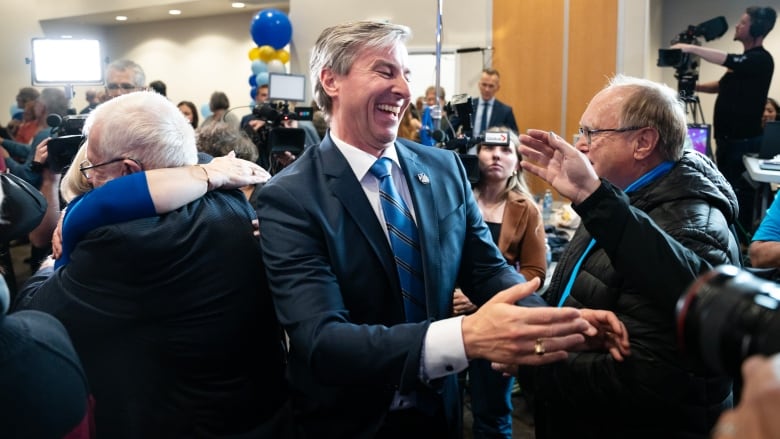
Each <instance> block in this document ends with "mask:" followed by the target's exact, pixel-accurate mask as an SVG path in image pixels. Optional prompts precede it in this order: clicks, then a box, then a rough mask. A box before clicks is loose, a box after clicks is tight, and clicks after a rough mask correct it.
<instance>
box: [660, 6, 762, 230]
mask: <svg viewBox="0 0 780 439" xmlns="http://www.w3.org/2000/svg"><path fill="white" fill-rule="evenodd" d="M776 16H777V14H776V12H775V10H774V9H772V8H771V7H758V6H751V7H749V8H747V9H746V10H745V13H744V14H743V15H742V17H741V18H740V20H739V22H738V23H737V26H736V30H735V33H734V40H735V41H739V42H741V43H742V45H743V46H744V52H743V53H741V54H735V53H726V52H722V51H720V50H716V49H710V48H705V47H701V46H697V45H694V44H675V45H673V46H672V49H680V50H682V51H683V52H685V53H692V54H695V55H698V56H700V57H701V58H702V59H704V60H705V61H708V62H710V63H713V64H717V65H722V66H724V67H726V68H727V69H728V70H727V71H726V73H725V74H724V75H723V76H722V77H721V78H720V80H719V81H713V82H708V83H702V84H697V85H696V88H695V89H696V91H699V92H703V93H718V97H717V99H716V101H715V112H714V117H713V119H714V127H715V142H716V147H717V150H716V158H717V163H718V168H719V169H720V171H721V172H722V173H723V175H724V176H725V177H726V179H727V180H728V181H729V182H730V183H731V185H732V186H733V188H734V191H735V192H736V194H737V198H738V200H739V211H740V212H739V216H740V224H742V226H743V227H745V229H746V230H747V232H746V233H749V232H751V231H752V229H753V224H751V223H752V215H753V203H754V197H755V189H754V188H753V187H752V186H751V184H750V183H749V182H748V181H747V180H745V179H744V178H743V177H742V175H743V173H744V172H745V165H744V164H743V163H742V156H743V155H745V154H747V153H757V152H758V149H759V147H760V144H761V135H762V133H763V128H762V126H761V118H762V114H763V111H764V105H765V104H766V98H767V94H768V92H769V84H770V82H771V80H772V73H773V71H774V61H773V60H772V55H770V54H769V52H767V51H766V49H764V47H763V45H762V44H763V42H764V38H765V37H766V35H767V34H768V33H769V31H771V30H772V28H773V27H774V25H775V19H776ZM740 238H741V240H742V242H743V243H744V244H747V238H746V236H745V235H743V236H741V237H740Z"/></svg>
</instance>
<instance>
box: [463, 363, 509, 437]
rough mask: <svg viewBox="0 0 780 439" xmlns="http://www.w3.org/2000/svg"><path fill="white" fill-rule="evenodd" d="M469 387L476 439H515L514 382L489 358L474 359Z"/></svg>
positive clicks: (469, 376)
mask: <svg viewBox="0 0 780 439" xmlns="http://www.w3.org/2000/svg"><path fill="white" fill-rule="evenodd" d="M468 380H469V384H468V389H469V394H470V395H471V413H472V415H473V417H474V423H473V428H472V430H473V432H474V438H480V439H483V438H484V439H486V438H491V439H498V438H505V439H512V384H513V383H514V378H512V377H505V376H503V375H502V374H501V373H500V372H496V371H495V370H493V369H492V368H491V367H490V362H489V361H487V360H471V362H469V368H468Z"/></svg>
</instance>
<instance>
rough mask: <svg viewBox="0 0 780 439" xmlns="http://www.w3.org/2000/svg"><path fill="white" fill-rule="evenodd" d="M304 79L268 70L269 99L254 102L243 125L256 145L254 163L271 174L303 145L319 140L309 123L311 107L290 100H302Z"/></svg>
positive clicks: (288, 160) (299, 150) (288, 162)
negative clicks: (300, 105) (265, 101)
mask: <svg viewBox="0 0 780 439" xmlns="http://www.w3.org/2000/svg"><path fill="white" fill-rule="evenodd" d="M305 81H306V78H305V76H303V75H288V74H279V73H271V74H270V75H269V76H268V99H269V100H268V102H269V103H265V104H263V105H258V106H256V107H255V108H254V109H253V110H252V116H251V117H250V118H248V120H247V121H246V125H245V126H244V130H245V131H246V133H247V134H248V135H249V137H250V138H251V139H252V141H253V142H254V144H255V145H256V146H257V150H258V153H259V155H260V158H259V159H258V161H257V164H259V165H260V166H262V167H263V168H265V169H267V170H268V171H269V172H270V173H271V174H275V173H276V172H277V171H279V170H281V169H283V168H284V167H285V166H287V165H289V164H290V163H292V162H293V161H294V160H295V159H296V158H298V156H300V155H301V153H302V152H303V149H304V148H305V146H307V145H314V144H317V143H319V141H320V139H319V135H317V131H316V129H315V128H314V125H313V124H312V123H311V120H312V116H313V113H314V112H313V110H312V108H311V107H297V109H296V108H295V107H294V105H292V104H291V102H303V101H304V98H305V94H306V90H305V85H306V83H305ZM299 121H300V122H299ZM299 123H300V126H299ZM303 127H305V129H304V128H303Z"/></svg>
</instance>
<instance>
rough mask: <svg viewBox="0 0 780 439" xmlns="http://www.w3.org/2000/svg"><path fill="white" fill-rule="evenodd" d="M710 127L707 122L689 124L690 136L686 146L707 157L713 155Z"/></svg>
mask: <svg viewBox="0 0 780 439" xmlns="http://www.w3.org/2000/svg"><path fill="white" fill-rule="evenodd" d="M710 129H711V125H707V124H693V123H691V124H688V138H687V139H686V141H685V144H686V146H689V145H690V148H691V149H693V150H694V151H697V152H699V153H701V154H704V155H706V156H707V157H712V148H711V147H710Z"/></svg>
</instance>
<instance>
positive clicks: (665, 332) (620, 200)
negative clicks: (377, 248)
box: [519, 75, 740, 438]
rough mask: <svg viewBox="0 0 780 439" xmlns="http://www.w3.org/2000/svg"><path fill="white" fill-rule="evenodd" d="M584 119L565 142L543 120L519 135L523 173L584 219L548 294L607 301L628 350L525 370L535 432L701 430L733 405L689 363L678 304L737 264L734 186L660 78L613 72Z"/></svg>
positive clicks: (557, 301)
mask: <svg viewBox="0 0 780 439" xmlns="http://www.w3.org/2000/svg"><path fill="white" fill-rule="evenodd" d="M580 125H581V126H580V133H581V135H580V136H579V139H578V140H577V143H576V144H575V145H574V146H572V145H570V144H568V143H566V141H565V140H564V139H562V138H561V137H559V136H558V135H556V134H554V133H552V132H546V131H540V130H530V131H529V132H528V134H526V135H523V136H521V139H520V140H521V142H522V146H521V148H520V151H521V152H522V154H523V155H524V156H525V158H526V160H523V161H522V166H523V169H525V170H527V171H530V172H532V173H534V174H536V175H538V176H539V177H541V178H543V179H544V180H546V181H547V182H548V183H550V184H551V185H552V186H553V187H554V188H555V189H556V190H557V191H558V192H560V193H561V194H562V195H563V196H565V197H567V198H569V199H570V200H571V201H572V204H573V207H574V210H575V211H576V212H577V213H578V214H579V215H580V216H581V218H582V223H581V226H580V227H579V229H578V230H577V232H576V233H575V235H574V237H573V238H572V240H571V242H570V244H569V245H568V248H567V249H566V251H565V253H564V254H563V255H562V256H561V259H560V262H559V263H558V265H557V267H556V269H555V272H554V274H553V277H552V280H551V284H550V287H549V289H548V291H547V296H546V299H547V300H548V303H550V304H551V305H557V306H572V307H577V308H582V307H585V308H599V309H607V310H611V311H613V312H614V313H615V314H616V315H617V317H618V318H619V319H620V320H621V321H622V322H623V323H624V324H625V326H626V328H627V330H628V334H629V336H630V340H631V355H630V356H628V357H626V358H625V360H624V361H623V362H616V361H614V360H613V359H612V358H611V357H610V355H609V353H608V352H604V351H603V350H591V351H585V352H577V353H571V354H569V359H568V361H564V362H560V363H556V364H550V365H547V366H542V367H539V368H535V369H528V370H524V371H521V372H520V374H519V379H520V381H521V385H522V387H523V388H524V389H525V388H530V389H532V390H533V391H534V392H535V395H536V402H537V407H536V412H535V415H536V428H537V436H538V437H549V438H570V437H626V438H628V437H632V438H633V437H665V438H666V437H688V438H706V437H708V435H709V431H710V429H711V428H712V427H713V425H714V423H715V420H716V419H717V417H718V415H719V414H720V413H721V411H722V410H723V409H725V408H726V407H728V406H729V404H730V401H731V399H730V391H731V390H730V389H731V386H730V382H729V380H728V379H726V378H714V377H710V376H708V375H707V374H706V373H705V372H704V371H702V370H700V369H698V368H695V367H692V366H691V365H689V364H687V363H686V361H685V360H684V359H683V358H682V353H681V352H680V351H679V350H678V347H677V342H676V335H675V334H676V333H675V321H674V312H675V306H676V302H677V298H678V297H679V296H680V294H681V293H682V292H683V291H684V290H685V288H687V287H688V286H689V285H690V284H691V283H692V282H693V281H694V279H696V278H697V276H698V275H700V274H702V273H704V272H706V271H709V270H710V269H711V268H712V267H713V266H716V265H720V264H734V265H738V264H739V263H740V258H739V248H738V245H737V241H736V239H735V236H734V235H733V234H732V233H731V231H730V227H731V226H732V225H733V224H734V222H735V221H736V217H737V210H738V209H737V200H736V197H735V195H734V192H733V191H732V190H731V187H730V186H729V184H728V183H727V182H726V180H725V179H724V178H723V176H722V175H721V174H720V173H719V171H718V170H717V169H716V168H715V166H714V165H713V163H712V162H711V161H710V160H708V159H707V158H706V157H704V156H702V155H701V154H699V153H697V152H694V151H690V150H688V151H684V141H685V136H686V117H685V108H684V106H683V104H682V103H681V102H680V100H679V98H678V95H677V92H676V91H674V90H673V89H671V88H669V87H667V86H664V85H660V84H657V83H654V82H651V81H648V80H644V79H638V78H630V77H626V76H622V75H619V76H617V77H615V78H613V79H612V80H611V82H610V84H609V85H608V86H607V87H606V88H605V89H604V90H602V91H600V92H599V93H598V94H597V95H596V96H595V97H594V98H593V99H592V100H591V101H590V104H589V105H588V107H587V108H586V109H585V112H584V113H583V115H582V117H581V119H580ZM522 381H526V382H525V383H524V384H523V383H522Z"/></svg>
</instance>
